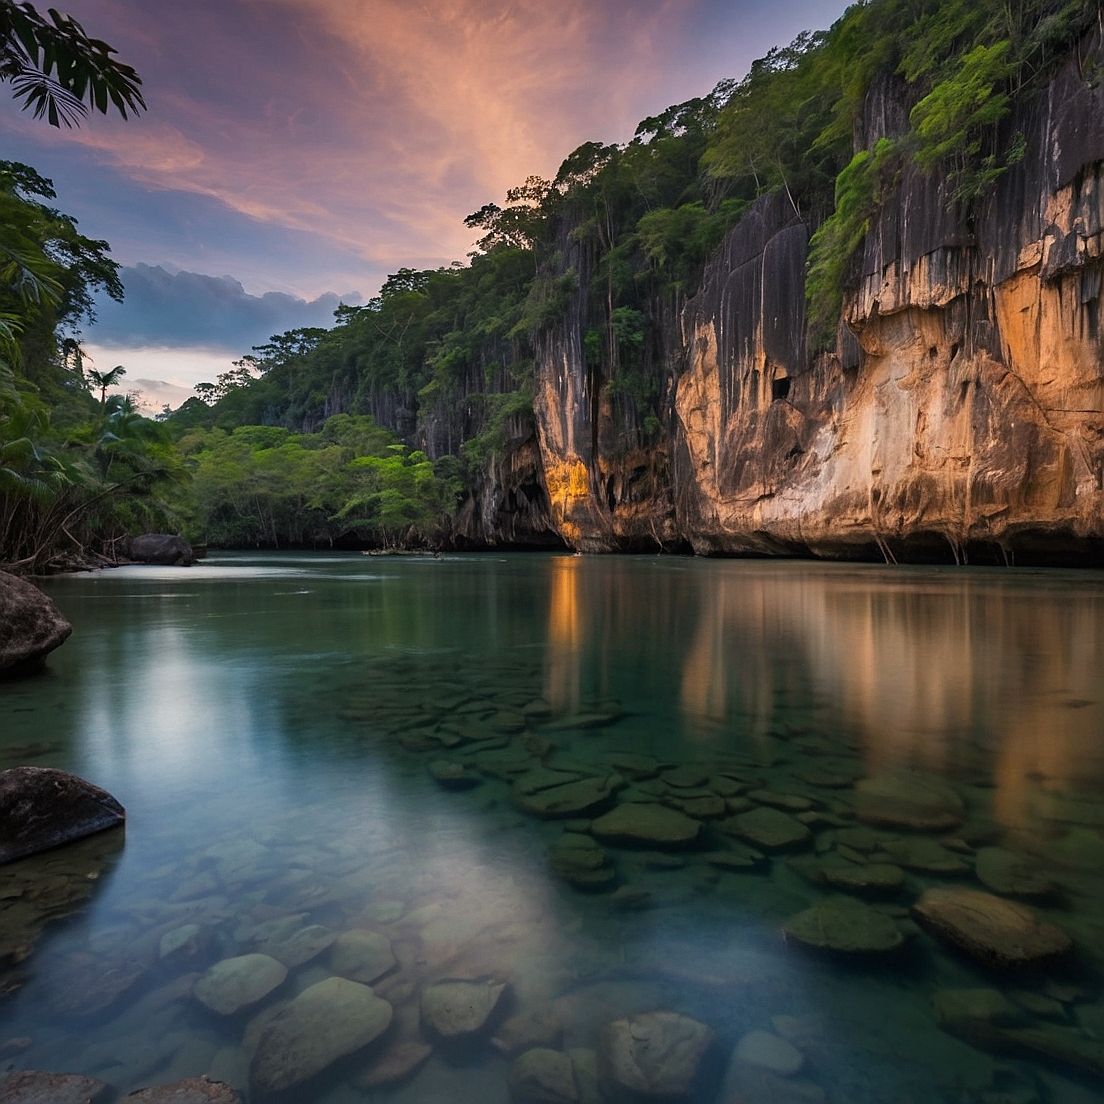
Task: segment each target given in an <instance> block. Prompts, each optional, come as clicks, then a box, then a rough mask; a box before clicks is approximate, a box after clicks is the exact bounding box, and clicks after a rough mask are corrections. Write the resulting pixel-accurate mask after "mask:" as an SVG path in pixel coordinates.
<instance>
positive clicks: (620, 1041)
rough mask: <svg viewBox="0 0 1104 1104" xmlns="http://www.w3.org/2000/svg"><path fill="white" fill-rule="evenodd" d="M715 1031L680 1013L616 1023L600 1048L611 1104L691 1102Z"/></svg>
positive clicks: (603, 1078) (605, 1032) (650, 1014)
mask: <svg viewBox="0 0 1104 1104" xmlns="http://www.w3.org/2000/svg"><path fill="white" fill-rule="evenodd" d="M713 1040H714V1035H713V1031H712V1030H711V1029H710V1028H708V1027H706V1025H705V1024H703V1023H699V1022H698V1021H697V1020H692V1019H690V1017H689V1016H680V1015H679V1014H678V1013H677V1012H647V1013H645V1014H644V1015H642V1016H634V1017H633V1018H632V1019H626V1020H614V1022H613V1023H611V1024H609V1025H608V1026H607V1027H606V1028H605V1029H604V1030H603V1031H602V1035H601V1038H600V1040H599V1046H598V1074H599V1078H600V1079H601V1082H602V1088H603V1089H604V1090H605V1092H606V1094H607V1095H608V1096H610V1097H612V1098H613V1099H615V1100H617V1099H624V1098H628V1099H639V1098H641V1097H643V1098H645V1099H659V1100H679V1099H688V1098H690V1097H691V1095H692V1094H693V1092H694V1089H695V1088H696V1087H697V1082H698V1075H699V1071H700V1069H701V1064H702V1059H703V1058H704V1057H705V1054H706V1052H707V1051H708V1050H709V1048H710V1047H711V1046H712V1045H713Z"/></svg>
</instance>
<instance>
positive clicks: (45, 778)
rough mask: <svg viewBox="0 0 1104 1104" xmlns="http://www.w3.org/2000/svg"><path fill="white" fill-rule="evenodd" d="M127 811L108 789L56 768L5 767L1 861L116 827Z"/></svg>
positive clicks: (0, 791) (0, 778)
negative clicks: (6, 768) (7, 768)
mask: <svg viewBox="0 0 1104 1104" xmlns="http://www.w3.org/2000/svg"><path fill="white" fill-rule="evenodd" d="M125 820H126V810H125V809H124V808H123V807H122V805H120V804H119V803H118V802H117V801H116V800H115V798H113V797H112V796H111V794H109V793H108V792H107V791H106V790H101V789H100V788H99V787H98V786H93V785H92V783H91V782H85V781H84V779H83V778H78V777H77V776H76V775H75V774H70V773H69V772H68V771H63V770H55V769H54V768H53V767H12V769H11V770H6V771H3V772H0V865H2V864H3V863H9V862H12V861H13V860H14V859H21V858H23V857H24V856H26V855H34V854H37V853H38V852H39V851H47V850H49V849H50V848H51V847H59V846H60V845H61V844H63V843H72V841H73V840H78V839H83V838H84V837H85V836H91V835H93V834H94V833H95V832H102V831H104V830H105V829H107V828H115V827H117V826H118V825H120V824H122V823H123V822H124V821H125Z"/></svg>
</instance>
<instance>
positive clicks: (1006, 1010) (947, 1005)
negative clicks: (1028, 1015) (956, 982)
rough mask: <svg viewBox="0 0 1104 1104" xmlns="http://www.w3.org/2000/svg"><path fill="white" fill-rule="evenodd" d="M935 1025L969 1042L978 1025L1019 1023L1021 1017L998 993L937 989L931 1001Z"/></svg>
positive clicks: (1017, 1010) (978, 990)
mask: <svg viewBox="0 0 1104 1104" xmlns="http://www.w3.org/2000/svg"><path fill="white" fill-rule="evenodd" d="M931 1006H932V1012H933V1013H934V1014H935V1022H936V1023H937V1024H939V1026H940V1027H941V1028H943V1030H944V1031H950V1032H951V1033H952V1034H955V1035H959V1036H961V1037H962V1038H964V1039H965V1040H966V1041H967V1042H973V1041H974V1039H975V1038H976V1037H977V1036H978V1034H979V1025H982V1024H989V1025H991V1024H998V1025H1004V1026H1008V1025H1011V1024H1017V1023H1020V1022H1021V1021H1022V1020H1023V1014H1022V1013H1021V1012H1020V1010H1019V1009H1018V1008H1017V1007H1016V1006H1015V1005H1014V1004H1013V1003H1012V1002H1011V1001H1010V1000H1009V999H1008V998H1007V997H1006V996H1005V995H1004V994H1003V993H1002V992H1001V991H1000V990H999V989H937V990H936V991H935V992H934V993H933V994H932V998H931Z"/></svg>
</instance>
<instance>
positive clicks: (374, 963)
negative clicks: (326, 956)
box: [330, 928, 395, 985]
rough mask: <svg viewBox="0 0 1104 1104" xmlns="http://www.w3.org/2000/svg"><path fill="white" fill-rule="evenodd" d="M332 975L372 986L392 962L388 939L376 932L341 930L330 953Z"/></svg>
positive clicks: (393, 960)
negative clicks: (338, 975)
mask: <svg viewBox="0 0 1104 1104" xmlns="http://www.w3.org/2000/svg"><path fill="white" fill-rule="evenodd" d="M330 965H331V966H332V967H333V971H334V973H335V974H340V975H341V976H342V977H347V978H349V979H350V980H351V981H359V982H363V983H364V984H365V985H371V984H372V982H374V981H377V980H378V979H379V978H381V977H383V975H384V974H386V973H387V972H388V971H389V970H391V969H392V968H393V967H394V965H395V956H394V954H393V953H392V951H391V941H390V940H389V939H388V938H387V937H386V936H384V935H380V934H379V933H378V932H374V931H368V930H367V929H365V928H353V929H352V930H350V931H346V932H342V933H341V935H339V936H338V937H337V939H336V941H335V942H334V945H333V950H332V951H331V952H330Z"/></svg>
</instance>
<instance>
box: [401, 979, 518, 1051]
mask: <svg viewBox="0 0 1104 1104" xmlns="http://www.w3.org/2000/svg"><path fill="white" fill-rule="evenodd" d="M505 991H506V983H505V982H503V981H495V980H494V979H493V978H479V979H478V980H474V981H472V980H467V979H461V978H446V979H444V980H443V981H435V982H433V984H432V985H427V986H426V987H425V988H424V989H423V990H422V1001H421V1016H422V1023H423V1024H424V1025H425V1026H426V1027H427V1028H429V1029H430V1030H431V1031H432V1032H434V1033H435V1034H437V1035H439V1036H441V1038H443V1039H459V1038H468V1037H470V1036H472V1035H476V1034H478V1033H479V1032H480V1031H482V1030H483V1028H484V1027H485V1026H486V1024H487V1020H488V1019H489V1018H490V1016H491V1013H492V1012H494V1010H495V1007H496V1006H497V1004H498V1002H499V999H500V998H501V996H502V994H503V993H504V992H505Z"/></svg>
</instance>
